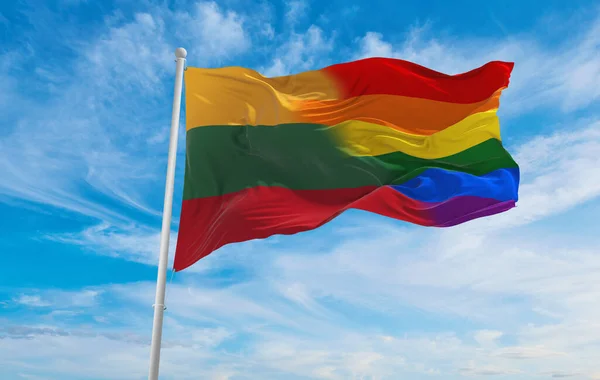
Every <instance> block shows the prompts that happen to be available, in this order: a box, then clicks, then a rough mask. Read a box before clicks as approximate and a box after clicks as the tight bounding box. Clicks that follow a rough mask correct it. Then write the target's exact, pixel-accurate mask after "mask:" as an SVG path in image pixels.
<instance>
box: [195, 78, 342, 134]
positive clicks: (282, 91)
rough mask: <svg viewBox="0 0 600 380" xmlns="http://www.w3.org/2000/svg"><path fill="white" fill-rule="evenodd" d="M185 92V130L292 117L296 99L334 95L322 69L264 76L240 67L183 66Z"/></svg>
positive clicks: (278, 121) (270, 122) (277, 121)
mask: <svg viewBox="0 0 600 380" xmlns="http://www.w3.org/2000/svg"><path fill="white" fill-rule="evenodd" d="M185 94H186V129H187V130H189V129H191V128H194V127H199V126H205V125H238V124H239V125H248V124H249V125H276V124H282V123H289V122H294V121H293V120H296V119H297V117H296V115H295V111H296V110H297V108H298V107H297V106H296V104H300V103H302V102H303V101H306V100H334V99H338V97H339V93H338V89H337V87H336V86H335V84H334V82H332V81H331V80H330V79H329V77H327V75H326V74H325V73H323V72H321V71H316V70H315V71H307V72H303V73H300V74H296V75H288V76H281V77H276V78H266V77H264V76H262V75H261V74H260V73H258V72H256V71H254V70H250V69H246V68H243V67H225V68H219V69H201V68H195V67H188V68H187V70H186V71H185Z"/></svg>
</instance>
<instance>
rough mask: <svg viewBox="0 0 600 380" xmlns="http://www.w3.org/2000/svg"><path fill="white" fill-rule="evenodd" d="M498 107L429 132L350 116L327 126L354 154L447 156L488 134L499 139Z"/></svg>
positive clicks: (421, 156) (426, 157)
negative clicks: (417, 132)
mask: <svg viewBox="0 0 600 380" xmlns="http://www.w3.org/2000/svg"><path fill="white" fill-rule="evenodd" d="M496 111H497V109H493V110H490V111H485V112H479V113H476V114H473V115H471V116H468V117H466V118H465V119H463V120H461V121H460V122H458V123H456V124H454V125H452V126H450V127H448V128H446V129H444V130H442V131H440V132H437V133H434V134H432V135H428V136H423V135H414V134H410V133H406V132H402V131H399V130H396V129H392V128H390V127H386V126H384V125H379V124H372V123H367V122H364V121H357V120H349V121H346V122H343V123H340V124H337V125H335V126H332V127H329V128H330V130H331V131H332V132H334V133H335V135H336V136H337V138H338V139H339V141H338V143H339V144H340V145H341V146H343V147H344V150H345V151H346V152H347V153H349V154H351V155H353V156H378V155H382V154H387V153H392V152H397V151H400V152H403V153H406V154H409V155H411V156H413V157H419V158H424V159H436V158H441V157H447V156H450V155H453V154H456V153H459V152H462V151H463V150H466V149H468V148H471V147H473V146H475V145H478V144H480V143H482V142H484V141H486V140H489V139H490V138H495V139H497V140H500V122H499V120H498V116H497V115H496Z"/></svg>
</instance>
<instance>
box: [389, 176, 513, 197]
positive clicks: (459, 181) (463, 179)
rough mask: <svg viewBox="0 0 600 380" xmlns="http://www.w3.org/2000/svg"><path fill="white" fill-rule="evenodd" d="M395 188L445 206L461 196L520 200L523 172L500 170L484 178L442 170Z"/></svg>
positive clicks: (407, 194) (405, 193) (413, 179)
mask: <svg viewBox="0 0 600 380" xmlns="http://www.w3.org/2000/svg"><path fill="white" fill-rule="evenodd" d="M391 187H392V188H393V189H395V190H397V191H399V192H401V193H402V194H404V195H406V196H409V197H411V198H412V199H416V200H418V201H422V202H444V201H447V200H448V199H451V198H454V197H458V196H465V195H466V196H469V195H470V196H476V197H481V198H492V199H497V200H498V201H508V200H514V201H517V200H518V188H519V168H510V169H498V170H494V171H493V172H490V173H488V174H485V175H482V176H476V175H472V174H467V173H463V172H456V171H451V170H444V169H439V168H435V169H434V168H432V169H427V170H425V171H424V172H423V173H421V174H420V175H419V176H417V177H415V178H412V179H410V180H408V181H406V182H404V183H403V184H400V185H391Z"/></svg>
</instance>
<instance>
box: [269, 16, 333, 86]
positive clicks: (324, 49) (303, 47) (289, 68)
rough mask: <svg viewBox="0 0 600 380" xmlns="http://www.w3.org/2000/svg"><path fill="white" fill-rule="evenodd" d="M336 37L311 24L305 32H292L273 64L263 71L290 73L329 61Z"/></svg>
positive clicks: (277, 53) (278, 73)
mask: <svg viewBox="0 0 600 380" xmlns="http://www.w3.org/2000/svg"><path fill="white" fill-rule="evenodd" d="M333 42H334V37H333V36H330V37H327V36H326V34H325V33H324V32H323V30H322V29H321V28H319V27H318V26H315V25H311V26H310V27H309V28H308V29H307V30H306V32H305V33H296V32H292V34H291V37H290V38H289V39H288V40H287V41H286V42H285V43H284V44H283V45H282V46H280V47H279V48H278V49H277V50H276V52H275V54H274V56H275V57H276V58H274V59H273V62H272V63H271V65H270V66H269V67H267V68H262V69H260V70H259V71H261V72H262V73H263V74H264V75H265V76H267V77H274V76H280V75H288V74H293V73H297V72H300V71H306V70H311V69H314V68H316V67H318V66H320V65H322V64H323V63H324V62H327V60H328V56H329V54H330V53H331V52H332V51H333Z"/></svg>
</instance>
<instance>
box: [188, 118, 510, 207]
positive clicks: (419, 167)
mask: <svg viewBox="0 0 600 380" xmlns="http://www.w3.org/2000/svg"><path fill="white" fill-rule="evenodd" d="M329 130H330V129H328V128H327V127H326V126H323V125H317V124H285V125H279V126H208V127H199V128H193V129H191V130H189V131H188V132H187V156H186V168H185V183H184V191H183V198H184V199H193V198H202V197H209V196H218V195H223V194H228V193H233V192H236V191H239V190H242V189H246V188H251V187H255V186H260V185H262V186H280V187H286V188H290V189H295V190H315V189H338V188H356V187H362V186H373V185H385V184H400V183H403V182H405V181H407V180H409V179H411V178H414V177H416V176H418V175H419V174H420V173H422V172H423V171H425V170H426V169H428V168H443V169H448V170H455V171H461V172H465V173H470V174H474V175H483V174H486V173H489V172H491V171H494V170H497V169H501V168H512V167H517V164H516V163H515V161H514V160H513V159H512V158H511V156H510V155H509V154H508V152H507V151H506V150H505V149H504V148H503V147H502V143H501V142H500V141H498V140H496V139H490V140H487V141H485V142H483V143H481V144H479V145H477V146H475V147H472V148H470V149H468V150H465V151H463V152H460V153H458V154H455V155H452V156H448V157H444V158H438V159H434V160H426V159H421V158H415V157H413V156H409V155H407V154H404V153H401V152H395V153H389V154H385V155H381V156H375V157H354V156H349V155H347V154H345V153H343V152H342V150H341V147H340V146H339V144H338V145H336V142H335V141H336V140H335V139H334V136H332V135H331V132H328V131H329Z"/></svg>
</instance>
